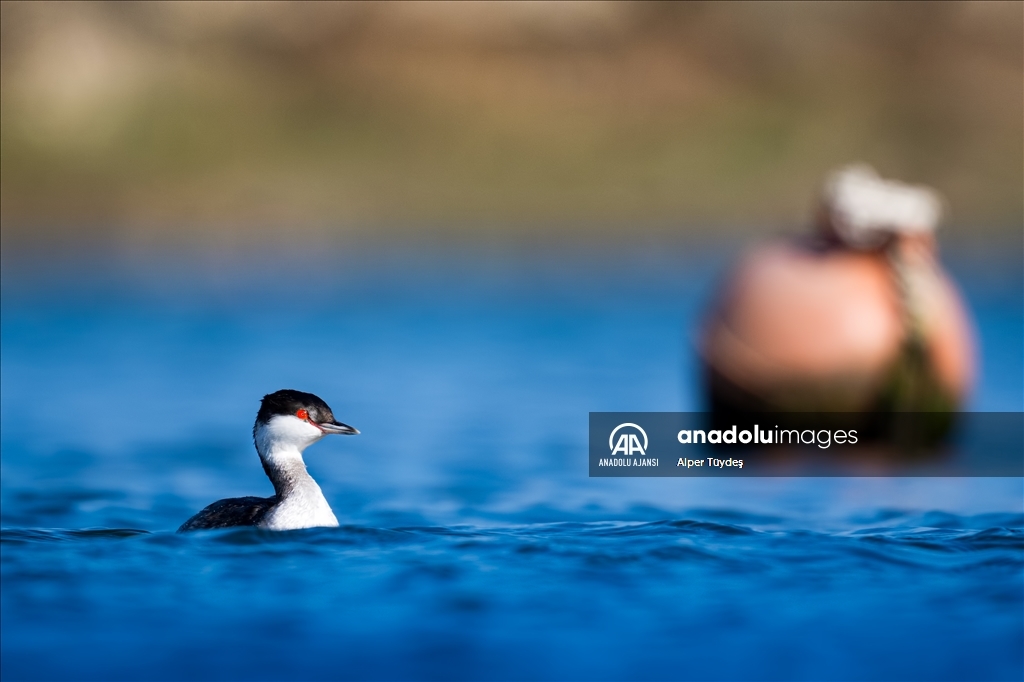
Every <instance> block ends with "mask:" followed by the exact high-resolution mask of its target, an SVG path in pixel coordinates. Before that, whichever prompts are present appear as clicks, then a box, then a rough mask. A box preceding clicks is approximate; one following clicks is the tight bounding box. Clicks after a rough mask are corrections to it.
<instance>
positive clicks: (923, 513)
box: [0, 249, 1024, 679]
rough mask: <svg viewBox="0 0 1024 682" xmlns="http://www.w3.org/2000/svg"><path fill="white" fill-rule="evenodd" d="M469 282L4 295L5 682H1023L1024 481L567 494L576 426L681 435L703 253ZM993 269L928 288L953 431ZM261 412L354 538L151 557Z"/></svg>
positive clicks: (1007, 303)
mask: <svg viewBox="0 0 1024 682" xmlns="http://www.w3.org/2000/svg"><path fill="white" fill-rule="evenodd" d="M471 255H472V257H467V255H466V254H462V255H461V257H455V256H451V255H439V254H429V253H428V254H418V255H409V254H406V255H395V254H394V253H390V254H374V253H369V254H365V253H360V254H344V253H332V254H327V255H320V256H317V257H315V258H314V257H310V256H307V255H304V254H292V255H290V256H287V257H281V256H274V257H269V256H268V257H265V258H262V259H261V258H257V257H254V258H252V259H249V260H245V261H235V262H230V261H229V262H220V263H210V264H207V265H206V266H204V265H203V264H202V263H197V262H196V261H194V260H193V261H184V260H182V261H175V260H173V259H168V260H165V261H156V260H151V261H146V262H143V261H126V262H117V261H109V260H106V261H104V260H99V261H95V262H92V264H90V265H83V263H84V262H85V261H78V262H77V265H74V267H72V266H68V267H60V268H42V269H39V268H37V267H36V266H35V265H33V264H29V265H25V264H20V265H19V264H15V265H14V266H12V265H10V264H8V263H5V266H4V270H3V278H4V279H3V291H2V294H3V309H2V315H3V318H2V350H3V352H2V356H0V362H2V377H3V383H2V401H0V418H2V424H3V429H2V443H0V445H2V455H3V456H2V459H0V464H2V485H0V519H2V524H3V527H4V529H5V530H4V531H3V552H2V558H3V564H2V566H3V575H2V577H3V585H4V588H3V592H2V595H3V596H2V609H3V611H2V615H3V622H4V637H3V641H2V646H3V652H2V653H3V656H2V661H3V662H2V665H3V677H4V679H19V678H38V679H53V678H67V677H76V678H80V679H99V678H103V679H114V678H121V679H144V678H153V679H180V678H184V677H199V678H203V677H206V678H223V677H234V678H245V679H260V678H282V677H293V678H294V677H299V678H308V679H317V678H335V677H351V678H364V679H365V678H389V679H393V678H409V677H438V678H446V679H448V678H473V679H477V678H506V679H507V678H517V679H520V678H528V677H543V678H559V679H570V678H575V679H581V678H584V679H602V678H605V679H621V678H627V677H628V678H637V677H646V678H666V677H692V678H703V679H707V678H723V679H730V678H752V677H761V678H814V679H821V678H828V677H842V678H889V679H891V678H908V677H912V678H918V677H930V678H948V679H962V678H964V677H972V678H979V679H980V678H987V679H1000V678H1014V677H1016V678H1019V675H1020V667H1019V662H1020V656H1021V642H1022V641H1024V637H1022V635H1024V626H1022V616H1021V614H1022V605H1024V599H1022V594H1021V584H1020V580H1019V576H1020V574H1021V568H1022V554H1024V543H1022V526H1024V522H1022V518H1021V510H1022V491H1021V484H1020V479H982V478H978V479H902V480H895V479H840V478H837V479H827V480H826V479H813V478H812V479H738V480H725V479H701V480H682V479H590V478H588V476H587V423H588V414H589V413H590V412H592V411H666V410H670V411H671V410H694V409H699V407H700V404H699V399H698V396H697V394H696V391H695V387H696V377H695V364H694V362H693V357H692V353H691V352H690V343H691V341H690V334H691V333H692V330H693V329H694V327H695V321H696V320H697V319H698V317H699V315H700V314H701V311H702V309H703V305H704V302H705V301H706V300H707V297H708V295H709V293H710V290H711V288H712V286H713V283H714V281H715V277H716V276H717V274H718V272H719V270H720V268H721V266H722V264H723V263H725V262H726V258H725V254H724V253H721V252H717V251H710V252H702V253H688V252H686V251H683V250H678V251H674V250H672V249H651V250H643V249H637V250H634V251H630V252H625V253H617V254H608V255H604V254H594V255H591V256H587V255H580V254H572V255H571V256H570V255H568V254H559V253H548V254H544V255H539V256H538V255H534V256H529V257H521V258H511V257H509V256H507V255H505V254H488V253H486V252H480V253H474V254H471ZM311 258H313V259H312V260H311ZM567 262H572V263H573V266H572V268H571V269H567V267H566V263H567ZM186 265H187V267H186ZM1015 267H1016V268H1017V269H1014V268H1013V267H1007V268H1005V269H1004V270H999V268H993V267H990V266H988V265H986V267H985V268H984V269H978V268H975V267H973V266H972V265H971V264H970V263H966V264H961V265H959V266H958V265H957V264H956V263H955V262H954V263H953V270H954V272H956V273H957V274H958V275H959V276H960V278H961V281H962V283H963V284H964V286H965V289H966V293H967V297H968V299H969V301H970V302H971V305H972V307H973V309H974V310H975V313H976V314H977V316H978V321H979V327H980V331H981V345H982V350H983V364H982V379H981V383H980V388H979V390H978V392H977V393H976V395H975V397H974V398H973V407H974V409H979V410H1020V409H1021V390H1020V384H1021V381H1022V378H1021V377H1022V375H1024V368H1022V362H1024V353H1022V352H1021V327H1022V324H1021V316H1022V315H1024V310H1022V308H1024V306H1021V303H1020V287H1019V286H1017V287H1016V289H1013V286H1016V282H1019V277H1020V274H1019V266H1015ZM958 268H959V269H958ZM1000 273H1002V274H1000ZM1000 277H1003V279H1002V280H1000V279H999V278H1000ZM1007 292H1011V293H1010V294H1007ZM1012 292H1016V293H1012ZM283 387H293V388H298V389H301V390H306V391H312V392H314V393H316V394H318V395H320V396H321V397H323V398H324V399H325V400H327V402H328V403H330V405H331V407H332V408H334V411H335V413H336V414H337V415H338V417H339V418H340V419H341V420H343V421H345V422H346V423H350V424H352V425H353V426H356V427H357V428H359V429H360V431H361V432H362V435H360V436H358V437H355V438H348V439H344V440H342V439H337V440H330V439H329V440H327V441H324V442H323V443H320V444H318V445H316V446H314V447H313V448H311V449H310V450H309V451H308V456H307V461H308V463H309V466H310V470H311V472H312V473H313V475H314V476H315V477H316V478H317V479H318V481H319V482H320V484H321V486H322V487H323V489H324V492H325V494H326V496H327V498H328V500H330V502H331V504H332V506H333V507H334V509H335V512H336V513H337V515H338V517H339V518H340V519H342V522H343V523H348V524H350V525H347V526H345V527H343V528H341V529H337V530H316V531H300V532H296V533H287V534H283V535H268V534H266V533H260V532H257V531H252V530H238V531H228V532H224V533H210V534H196V535H191V536H178V535H175V534H173V533H172V532H171V531H172V530H173V529H174V528H176V527H177V526H178V525H179V524H180V523H181V522H182V521H183V520H184V519H186V518H188V516H190V515H191V514H193V513H194V512H195V511H197V510H198V509H199V508H201V507H202V506H204V505H205V504H207V503H209V502H211V501H213V500H215V499H219V498H222V497H228V496H235V495H249V494H254V495H269V494H270V492H271V489H270V484H269V482H268V481H267V480H266V478H265V476H264V475H263V472H262V470H261V469H260V467H259V464H258V460H257V458H256V455H255V453H254V451H253V449H252V444H251V441H250V430H251V426H252V422H253V420H254V418H255V413H256V407H257V405H258V399H259V397H260V396H262V395H263V394H264V393H266V392H269V391H272V390H275V389H278V388H283ZM933 510H939V511H933ZM101 528H108V529H123V530H94V529H101ZM128 529H138V530H128ZM965 623H970V624H971V627H970V628H965V627H964V626H963V624H965ZM54 651H60V652H62V655H61V656H54V655H52V652H54Z"/></svg>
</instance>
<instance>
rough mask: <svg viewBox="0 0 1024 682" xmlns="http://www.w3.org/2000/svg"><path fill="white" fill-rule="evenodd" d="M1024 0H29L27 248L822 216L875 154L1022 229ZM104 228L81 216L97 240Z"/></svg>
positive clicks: (786, 221) (741, 226)
mask: <svg viewBox="0 0 1024 682" xmlns="http://www.w3.org/2000/svg"><path fill="white" fill-rule="evenodd" d="M1022 26H1024V11H1022V4H1021V3H1019V2H968V3H960V2H949V3H932V2H928V3H915V2H898V3H888V2H877V3H847V2H828V3H741V2H730V3H724V2H722V3H715V2H692V3H660V2H654V3H647V2H636V3H605V2H577V3H541V2H519V3H503V2H497V3H495V2H490V3H376V2H370V3H352V4H349V3H345V4H329V3H318V2H313V3H285V2H267V3H249V2H228V3H219V2H204V3H198V2H196V3H193V2H179V3H131V2H128V3H125V2H116V3H115V2H109V3H107V2H92V3H70V2H68V3H46V2H33V3H26V2H4V3H3V4H2V43H0V45H2V70H0V74H2V88H0V90H2V106H0V113H2V118H0V143H2V147H0V162H2V176H0V192H2V201H0V220H2V228H3V237H4V243H5V246H11V245H16V244H18V243H21V242H40V241H42V242H43V243H48V242H53V243H62V242H65V241H66V240H67V239H68V238H70V237H77V238H84V239H94V238H96V239H101V240H111V239H112V240H114V241H119V240H121V241H123V240H126V239H127V240H134V241H139V242H154V243H164V242H168V241H170V242H179V241H180V242H184V243H193V242H195V243H199V244H202V243H203V242H204V241H207V240H211V239H212V240H221V241H224V240H226V241H228V242H235V241H237V240H245V241H249V240H259V239H260V238H271V239H275V238H282V237H284V238H292V237H300V238H301V237H309V236H322V235H325V234H330V235H338V236H346V237H360V238H364V237H365V238H371V239H378V238H382V239H385V240H388V239H393V238H402V237H403V236H407V235H410V234H413V233H415V234H419V235H425V236H427V237H429V238H433V237H435V236H437V237H445V238H455V239H463V238H466V237H470V236H474V235H492V236H493V235H498V236H500V237H505V236H508V237H511V238H513V239H515V238H519V237H522V236H539V235H543V236H545V237H547V236H552V235H554V236H559V235H564V236H566V237H568V238H571V239H575V238H578V237H579V236H580V235H581V234H584V235H593V236H597V235H604V234H607V235H613V236H614V235H619V236H622V235H625V234H636V233H637V232H641V233H644V232H650V233H655V234H664V233H683V234H686V233H689V232H693V231H696V232H700V231H708V230H715V231H722V230H723V229H726V228H728V229H734V230H741V231H743V230H746V231H749V230H752V229H753V230H757V229H763V228H765V227H766V226H768V227H778V226H794V225H795V226H799V225H801V224H803V223H805V222H807V219H808V214H809V210H810V206H811V202H812V200H813V197H814V193H815V190H816V188H817V186H818V184H819V183H820V181H821V178H822V175H823V174H824V173H825V172H826V171H827V170H828V169H830V168H832V167H834V166H836V165H839V164H843V163H847V162H850V161H855V160H863V161H867V162H870V163H872V164H875V165H876V166H877V167H878V168H879V170H880V171H881V172H882V173H883V174H885V175H888V176H894V177H900V178H903V179H906V180H909V181H914V182H922V183H927V184H931V185H933V186H935V187H937V188H939V189H940V190H941V191H942V192H943V194H944V195H945V196H946V198H947V199H948V202H949V206H950V207H951V217H950V227H948V228H947V229H951V230H953V231H954V232H955V231H957V230H966V229H969V230H970V231H971V232H972V233H977V232H978V231H979V230H984V231H986V232H989V231H992V232H998V231H1002V230H1017V231H1019V229H1020V226H1021V224H1022V221H1024V218H1022V205H1024V132H1022V131H1024V123H1022V121H1024V104H1022V102H1024V57H1022V55H1024V45H1022V34H1024V29H1022ZM75 241H77V239H75Z"/></svg>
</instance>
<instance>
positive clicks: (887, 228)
mask: <svg viewBox="0 0 1024 682" xmlns="http://www.w3.org/2000/svg"><path fill="white" fill-rule="evenodd" d="M822 202H823V204H824V207H825V210H826V211H827V212H828V217H829V223H830V224H831V227H832V229H833V231H834V232H835V234H836V236H838V237H839V238H840V239H841V240H842V241H843V243H845V244H846V245H847V246H849V247H851V248H854V249H871V248H874V247H877V246H879V245H881V244H882V243H883V242H884V241H885V239H886V238H887V237H889V236H890V235H894V234H905V235H911V234H928V233H931V232H934V231H935V228H936V227H937V226H938V224H939V218H940V217H941V216H942V200H941V198H940V197H939V194H938V193H937V192H936V191H935V190H933V189H931V188H929V187H924V186H920V185H907V184H905V183H902V182H899V181H898V180H886V179H884V178H882V177H881V176H880V175H879V174H878V173H877V172H876V171H875V169H874V168H872V167H871V166H868V165H866V164H853V165H850V166H846V167H844V168H840V169H838V170H835V171H833V172H832V173H831V174H829V176H828V178H827V179H826V181H825V186H824V190H823V192H822Z"/></svg>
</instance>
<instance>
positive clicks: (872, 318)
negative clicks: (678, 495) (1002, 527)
mask: <svg viewBox="0 0 1024 682" xmlns="http://www.w3.org/2000/svg"><path fill="white" fill-rule="evenodd" d="M940 210H941V204H940V201H939V199H938V197H937V195H936V194H935V193H934V192H932V191H931V190H929V189H927V188H923V187H912V186H908V185H904V184H902V183H898V182H893V181H887V180H883V179H882V178H880V177H878V175H877V174H876V173H875V172H874V171H873V170H872V169H870V168H868V167H866V166H851V167H848V168H844V169H841V170H839V171H837V172H835V173H833V174H832V175H831V176H830V177H829V179H828V181H827V182H826V184H825V188H824V191H823V193H822V201H821V206H820V210H819V212H818V216H817V221H816V222H817V225H816V227H817V230H816V233H815V234H813V235H808V236H807V237H804V238H799V239H780V240H776V241H774V242H770V243H768V244H765V245H762V246H760V247H757V248H755V249H753V250H752V251H750V252H749V253H747V254H746V255H745V256H744V257H743V258H742V259H741V260H740V261H739V263H738V264H737V265H736V267H735V269H734V270H733V272H732V273H731V275H730V276H729V277H728V279H727V281H726V283H725V284H724V286H723V287H722V288H721V290H720V294H719V296H718V298H717V300H716V301H715V302H714V304H713V306H712V309H711V311H710V314H709V316H708V318H707V320H706V323H705V326H704V329H703V333H702V336H701V340H700V348H699V352H700V355H701V360H702V362H703V365H704V370H705V387H706V390H707V397H708V401H709V404H710V408H711V409H712V411H714V412H720V411H732V410H757V411H778V412H847V411H873V412H887V411H952V410H955V409H957V408H958V407H960V406H961V405H962V404H963V402H964V400H965V398H966V396H967V394H968V392H969V390H970V388H971V384H972V380H973V372H974V350H973V347H974V344H973V327H972V323H971V320H970V317H969V315H968V312H967V310H966V308H965V306H964V303H963V300H962V298H961V296H960V294H959V292H958V291H957V288H956V286H955V284H954V283H953V281H952V280H951V279H950V277H949V276H948V275H947V274H946V272H945V271H944V270H943V268H942V266H941V264H940V263H939V261H938V258H937V253H936V243H935V239H934V236H933V232H934V229H935V227H936V225H937V223H938V218H939V215H940Z"/></svg>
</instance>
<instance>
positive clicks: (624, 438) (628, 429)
mask: <svg viewBox="0 0 1024 682" xmlns="http://www.w3.org/2000/svg"><path fill="white" fill-rule="evenodd" d="M620 431H621V432H622V433H619V432H620ZM617 433H618V434H619V437H618V440H616V439H615V434H617ZM638 433H639V434H640V436H642V437H643V439H644V444H643V445H640V439H639V438H637V434H638ZM608 448H609V449H610V450H611V451H612V454H613V455H626V456H627V457H631V456H633V455H640V456H641V457H643V456H644V455H645V454H646V452H647V433H646V432H645V431H644V430H643V429H641V428H640V427H639V426H637V425H636V424H619V425H618V426H616V427H615V429H614V430H613V431H612V435H610V436H608Z"/></svg>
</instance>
